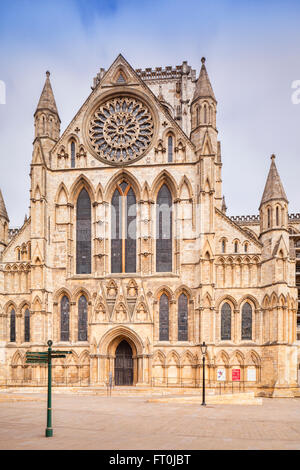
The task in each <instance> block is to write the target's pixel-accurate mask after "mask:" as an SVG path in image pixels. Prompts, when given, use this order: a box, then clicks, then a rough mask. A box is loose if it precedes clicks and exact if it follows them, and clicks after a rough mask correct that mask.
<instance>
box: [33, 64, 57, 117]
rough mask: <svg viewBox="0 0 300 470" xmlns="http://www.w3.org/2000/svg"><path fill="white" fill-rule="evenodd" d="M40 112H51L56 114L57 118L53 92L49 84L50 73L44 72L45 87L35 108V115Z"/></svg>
mask: <svg viewBox="0 0 300 470" xmlns="http://www.w3.org/2000/svg"><path fill="white" fill-rule="evenodd" d="M41 110H48V111H51V112H52V113H54V114H57V116H58V111H57V107H56V102H55V99H54V94H53V90H52V87H51V82H50V72H46V82H45V85H44V88H43V91H42V94H41V97H40V101H39V104H38V106H37V108H36V111H35V114H36V113H37V112H38V111H41Z"/></svg>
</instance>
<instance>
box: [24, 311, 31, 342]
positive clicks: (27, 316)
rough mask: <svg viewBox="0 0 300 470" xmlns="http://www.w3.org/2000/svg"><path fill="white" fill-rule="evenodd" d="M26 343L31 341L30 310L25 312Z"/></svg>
mask: <svg viewBox="0 0 300 470" xmlns="http://www.w3.org/2000/svg"><path fill="white" fill-rule="evenodd" d="M24 330H25V331H24V333H25V334H24V341H25V343H29V341H30V312H29V310H28V308H27V309H26V310H25V318H24Z"/></svg>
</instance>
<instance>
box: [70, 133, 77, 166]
mask: <svg viewBox="0 0 300 470" xmlns="http://www.w3.org/2000/svg"><path fill="white" fill-rule="evenodd" d="M75 154H76V145H75V142H74V140H72V142H71V168H75Z"/></svg>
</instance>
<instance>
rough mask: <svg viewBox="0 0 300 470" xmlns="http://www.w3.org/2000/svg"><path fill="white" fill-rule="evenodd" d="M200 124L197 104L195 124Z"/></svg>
mask: <svg viewBox="0 0 300 470" xmlns="http://www.w3.org/2000/svg"><path fill="white" fill-rule="evenodd" d="M199 124H200V108H199V106H197V109H196V126H199Z"/></svg>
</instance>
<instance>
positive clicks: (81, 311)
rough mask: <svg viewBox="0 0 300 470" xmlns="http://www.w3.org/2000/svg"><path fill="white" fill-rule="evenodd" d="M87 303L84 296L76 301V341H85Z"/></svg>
mask: <svg viewBox="0 0 300 470" xmlns="http://www.w3.org/2000/svg"><path fill="white" fill-rule="evenodd" d="M87 307H88V303H87V300H86V298H85V296H84V295H82V296H81V297H80V299H79V301H78V341H87V310H88V308H87Z"/></svg>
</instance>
